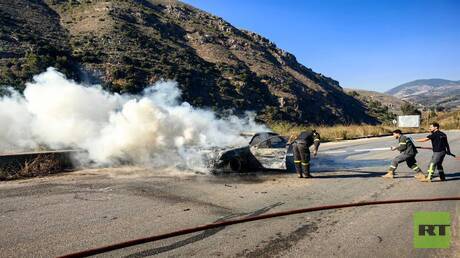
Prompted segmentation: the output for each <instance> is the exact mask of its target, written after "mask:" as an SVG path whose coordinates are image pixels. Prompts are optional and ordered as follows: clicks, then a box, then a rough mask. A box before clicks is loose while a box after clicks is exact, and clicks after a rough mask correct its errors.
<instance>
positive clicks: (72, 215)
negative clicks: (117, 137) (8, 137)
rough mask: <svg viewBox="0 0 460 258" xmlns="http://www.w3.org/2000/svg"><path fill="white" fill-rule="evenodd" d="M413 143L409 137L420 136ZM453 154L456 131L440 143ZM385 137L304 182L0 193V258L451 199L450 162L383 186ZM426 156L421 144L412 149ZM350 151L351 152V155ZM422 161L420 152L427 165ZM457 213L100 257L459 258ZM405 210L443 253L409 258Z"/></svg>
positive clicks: (185, 239) (344, 222)
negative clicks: (429, 228) (436, 232)
mask: <svg viewBox="0 0 460 258" xmlns="http://www.w3.org/2000/svg"><path fill="white" fill-rule="evenodd" d="M422 136H423V135H417V136H414V137H422ZM448 136H449V139H450V143H451V147H452V149H453V151H454V153H455V152H456V153H459V154H460V144H459V143H460V132H449V133H448ZM395 143H396V141H395V140H394V139H392V138H391V137H385V138H376V139H364V140H356V141H348V142H340V143H327V144H323V145H322V146H321V148H320V153H319V156H318V158H317V159H315V160H313V163H314V166H313V175H314V176H316V178H314V179H299V178H297V177H296V175H295V174H292V173H282V172H270V173H262V172H258V173H251V174H247V175H237V174H233V175H220V176H213V175H201V174H194V173H191V172H183V171H177V170H175V169H169V170H161V171H159V170H155V169H145V168H137V167H123V168H111V169H87V170H81V171H76V172H72V173H66V174H59V175H54V176H50V177H44V178H33V179H27V180H18V181H10V182H0V236H1V237H0V256H1V257H32V256H33V257H50V256H57V255H64V254H67V253H72V252H76V251H81V250H85V249H88V248H95V247H99V246H103V245H107V244H111V243H116V242H122V241H127V240H130V239H134V238H141V237H146V236H151V235H155V234H160V233H166V232H170V231H173V230H178V229H181V228H186V227H192V226H196V225H202V224H207V223H211V222H215V221H222V220H225V219H234V218H242V217H247V216H255V215H260V214H266V213H270V212H277V211H284V210H289V209H299V208H304V207H313V206H319V205H331V204H340V203H349V202H360V201H373V200H387V199H403V198H425V197H427V198H432V197H443V196H460V161H457V160H454V159H452V158H446V161H445V170H446V173H447V179H448V181H446V182H439V181H437V180H438V179H437V178H436V179H435V181H434V182H432V183H421V182H418V181H416V180H415V179H414V178H413V173H412V172H411V171H410V169H408V168H407V167H406V165H405V164H401V166H400V167H399V169H398V172H399V173H398V178H396V179H393V180H391V179H383V178H381V176H382V175H383V174H384V173H385V171H386V169H387V167H388V165H389V161H390V160H391V158H392V157H393V156H394V155H396V153H395V152H391V151H378V150H377V151H371V150H367V151H366V149H376V148H383V147H389V146H391V145H392V144H395ZM422 145H423V146H429V143H427V144H422ZM355 150H361V151H358V152H357V151H355ZM430 155H431V152H430V151H420V154H419V156H418V157H417V159H418V161H419V165H420V166H421V167H422V168H424V170H425V171H426V167H427V166H428V162H429V159H430ZM459 208H460V202H442V203H441V202H440V203H417V204H390V205H382V206H367V207H358V208H347V209H339V210H329V211H322V212H312V213H307V214H299V215H292V216H287V217H282V218H274V219H268V220H263V221H257V222H250V223H245V224H240V225H234V226H228V227H225V228H219V229H215V230H207V231H204V232H199V233H195V234H190V235H186V236H182V237H176V238H171V239H168V240H163V241H160V242H157V243H150V244H143V245H139V246H135V247H130V248H126V249H122V250H119V251H113V252H110V253H106V254H103V255H99V257H150V256H153V257H190V256H195V257H241V256H243V257H273V256H276V257H456V256H457V257H459V256H458V255H459V253H460V244H459V243H460V241H459V222H460V221H459V218H460V209H459ZM416 211H448V212H450V214H451V217H452V231H453V232H452V234H453V236H452V246H451V248H449V249H414V248H413V244H412V239H413V228H412V227H413V226H412V223H413V221H412V216H413V213H414V212H416Z"/></svg>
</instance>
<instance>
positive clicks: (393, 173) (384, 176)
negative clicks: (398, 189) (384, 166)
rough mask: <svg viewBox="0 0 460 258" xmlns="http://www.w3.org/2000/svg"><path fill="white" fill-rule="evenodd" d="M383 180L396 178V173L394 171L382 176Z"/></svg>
mask: <svg viewBox="0 0 460 258" xmlns="http://www.w3.org/2000/svg"><path fill="white" fill-rule="evenodd" d="M382 177H383V178H394V177H395V172H394V171H393V170H388V172H387V173H386V174H385V175H383V176H382Z"/></svg>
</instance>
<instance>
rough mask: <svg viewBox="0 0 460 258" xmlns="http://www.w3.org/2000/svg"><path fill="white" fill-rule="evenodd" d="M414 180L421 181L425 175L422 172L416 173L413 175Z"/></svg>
mask: <svg viewBox="0 0 460 258" xmlns="http://www.w3.org/2000/svg"><path fill="white" fill-rule="evenodd" d="M414 177H415V179H422V178H424V177H425V174H423V173H422V172H417V174H415V176H414Z"/></svg>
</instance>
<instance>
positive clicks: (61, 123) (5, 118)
mask: <svg viewBox="0 0 460 258" xmlns="http://www.w3.org/2000/svg"><path fill="white" fill-rule="evenodd" d="M179 97H180V91H179V89H178V87H177V83H176V82H173V81H161V82H158V83H156V84H155V85H153V86H151V87H148V88H146V89H145V91H144V92H143V94H142V95H137V96H133V95H119V94H113V93H109V92H106V91H104V90H103V89H102V88H101V87H100V86H99V85H91V86H85V85H81V84H78V83H76V82H74V81H72V80H68V79H66V78H65V76H64V75H63V74H61V73H59V72H57V71H56V70H55V69H54V68H48V70H47V71H46V72H44V73H42V74H39V75H37V76H35V77H34V78H33V82H30V83H27V84H26V89H25V90H24V94H23V95H21V94H19V93H17V92H15V91H14V90H10V94H9V95H8V96H4V97H2V98H0V123H1V125H2V126H1V127H0V152H5V151H23V150H34V149H37V148H39V147H40V146H46V147H48V148H51V149H64V148H80V149H84V150H86V151H87V153H88V158H89V159H90V160H91V161H94V162H96V163H97V164H101V165H113V164H117V163H120V162H131V163H135V164H143V165H150V166H155V167H157V166H158V167H160V166H185V167H188V168H191V167H192V168H195V169H196V168H197V167H200V166H202V165H203V164H202V163H201V158H202V150H203V149H208V148H211V147H228V146H235V145H240V144H245V143H247V140H246V139H244V138H243V137H241V136H240V132H241V131H261V130H267V128H265V127H264V126H262V125H257V124H256V123H254V121H253V118H252V117H251V116H250V115H248V116H247V117H246V118H238V117H236V116H232V115H231V116H228V117H225V118H218V117H216V115H215V114H214V113H213V112H211V111H209V110H204V109H199V108H194V107H192V106H191V105H190V104H188V103H186V102H182V103H181V102H180V101H179Z"/></svg>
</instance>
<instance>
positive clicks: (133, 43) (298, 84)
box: [0, 0, 378, 124]
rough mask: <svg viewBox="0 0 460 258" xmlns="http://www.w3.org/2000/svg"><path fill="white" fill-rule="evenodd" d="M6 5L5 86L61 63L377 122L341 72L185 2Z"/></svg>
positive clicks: (282, 111)
mask: <svg viewBox="0 0 460 258" xmlns="http://www.w3.org/2000/svg"><path fill="white" fill-rule="evenodd" d="M0 6H1V7H2V8H1V11H0V12H1V13H0V14H1V15H0V17H1V18H0V25H1V27H0V28H1V32H2V36H1V37H0V47H1V48H0V57H1V59H0V75H2V76H1V77H0V85H12V86H15V87H16V88H17V89H19V90H22V89H23V85H24V82H26V81H28V80H30V79H31V77H32V75H33V74H37V73H39V72H41V71H44V70H45V69H46V67H48V66H55V67H56V68H58V69H59V70H60V71H62V72H64V73H65V74H66V75H67V76H68V77H69V78H72V79H76V80H80V81H90V82H91V83H100V84H102V85H103V87H104V88H105V89H107V90H109V91H112V92H120V93H124V92H126V93H131V94H136V93H139V92H141V91H142V90H143V88H145V87H146V86H147V85H150V84H153V83H154V82H155V81H158V80H161V79H172V80H176V81H178V82H179V86H180V87H181V90H182V93H183V94H182V98H183V100H184V101H187V102H190V103H191V104H192V105H194V106H198V107H208V108H212V109H215V110H216V111H221V110H227V109H233V110H235V111H236V113H242V112H245V111H255V112H256V113H257V114H258V119H259V120H262V121H265V122H269V121H290V122H296V123H311V124H334V123H345V124H346V123H370V124H374V123H377V122H378V121H377V120H376V118H375V117H372V116H370V115H369V114H368V113H367V110H366V107H365V106H363V105H362V103H360V102H359V101H356V100H355V99H354V98H352V97H350V96H348V95H347V94H346V93H345V92H344V91H343V89H342V88H341V87H340V85H339V83H338V82H337V81H335V80H333V79H332V78H329V77H326V76H324V75H322V74H318V73H315V72H314V71H313V70H312V69H310V68H307V67H305V66H304V65H302V64H300V63H299V62H297V60H296V58H295V56H294V55H292V54H291V53H288V52H286V51H284V50H282V49H279V48H278V47H277V46H276V44H274V43H273V42H271V41H269V40H268V39H266V38H264V37H262V36H260V35H258V34H256V33H253V32H250V31H247V30H240V29H237V28H235V27H234V26H233V25H231V24H230V23H228V22H226V21H225V20H223V19H222V18H219V17H217V16H214V15H212V14H209V13H207V12H204V11H201V10H199V9H197V8H194V7H192V6H190V5H188V4H185V3H182V2H178V1H165V0H151V1H147V0H137V1H93V0H85V1H77V0H71V1H64V0H45V1H26V0H12V1H7V0H0ZM31 10H33V11H31Z"/></svg>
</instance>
